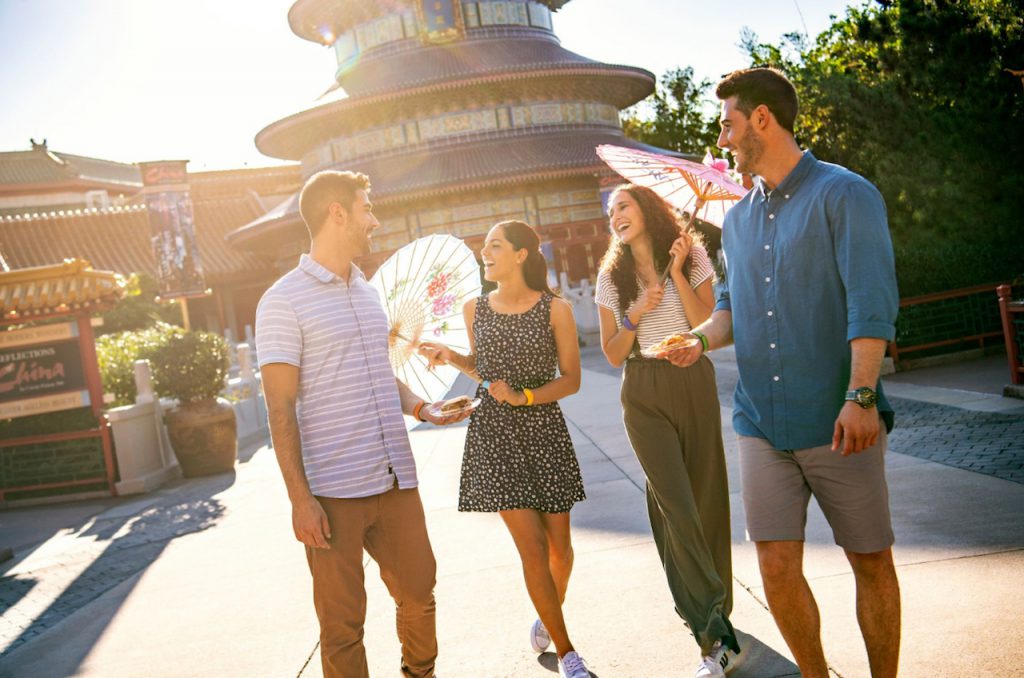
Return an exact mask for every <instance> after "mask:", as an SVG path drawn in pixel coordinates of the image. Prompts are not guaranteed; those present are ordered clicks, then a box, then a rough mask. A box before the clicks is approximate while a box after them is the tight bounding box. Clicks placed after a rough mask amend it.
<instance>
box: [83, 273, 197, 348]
mask: <svg viewBox="0 0 1024 678" xmlns="http://www.w3.org/2000/svg"><path fill="white" fill-rule="evenodd" d="M159 292H160V285H159V283H157V281H156V280H155V279H154V278H153V277H152V276H150V275H148V274H146V273H133V274H132V275H131V276H130V277H129V278H128V282H127V284H126V285H125V294H124V297H122V298H121V300H120V301H118V302H117V305H116V306H114V308H112V309H110V310H109V311H107V312H106V313H103V314H102V318H103V325H102V326H101V327H100V329H99V331H98V332H97V333H98V334H101V335H103V334H115V333H117V332H126V331H129V330H142V329H146V328H148V327H152V326H153V325H155V324H157V323H169V324H171V325H181V324H182V317H181V307H179V306H178V305H177V304H176V303H173V302H161V301H158V300H157V296H158V294H159Z"/></svg>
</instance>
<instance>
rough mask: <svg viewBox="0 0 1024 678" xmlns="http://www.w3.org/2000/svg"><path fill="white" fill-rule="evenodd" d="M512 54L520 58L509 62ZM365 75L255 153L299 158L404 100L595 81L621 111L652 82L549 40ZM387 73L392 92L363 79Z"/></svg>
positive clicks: (456, 49)
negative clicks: (353, 88) (352, 90)
mask: <svg viewBox="0 0 1024 678" xmlns="http://www.w3.org/2000/svg"><path fill="white" fill-rule="evenodd" d="M533 47H536V48H537V49H533ZM426 53H429V54H426ZM513 54H515V55H517V56H515V57H514V59H515V60H514V61H508V60H509V59H512V58H513V56H512V55H513ZM428 56H429V57H430V58H429V59H428V58H427V57H428ZM417 57H422V58H417ZM563 57H565V58H563ZM360 69H372V70H365V71H362V70H361V72H360V75H359V76H358V77H359V81H358V83H357V84H358V85H359V86H362V87H365V88H366V89H365V90H364V91H362V93H360V94H359V95H358V96H349V97H346V98H341V99H338V100H336V101H332V102H329V103H325V104H321V105H319V106H315V107H313V108H309V109H306V110H304V111H300V112H298V113H294V114H292V115H290V116H288V117H286V118H282V119H281V120H278V121H276V122H273V123H271V124H270V125H268V126H267V127H265V128H263V129H262V130H261V131H260V132H259V133H258V134H257V135H256V146H257V148H259V150H260V151H262V152H263V153H265V154H267V155H270V156H273V157H278V158H287V159H295V160H297V159H299V158H301V157H302V156H303V154H305V153H306V152H308V151H309V150H310V149H311V148H314V147H316V146H317V145H319V144H321V143H323V142H325V141H327V140H328V139H331V138H334V137H337V136H341V135H343V134H346V133H351V131H352V129H351V127H352V125H351V124H350V123H349V122H348V121H349V120H350V119H352V118H356V117H364V115H363V114H364V113H371V114H374V115H377V114H379V112H380V110H381V109H382V108H383V107H385V106H398V105H400V103H401V102H402V101H411V100H414V99H415V100H418V99H420V98H423V97H430V96H438V95H441V94H445V95H448V96H452V95H454V94H456V92H466V93H475V92H478V91H479V89H480V88H481V87H487V88H488V89H495V88H500V87H504V89H505V90H506V92H505V93H506V94H508V95H513V93H514V95H515V96H516V98H522V97H523V96H524V95H525V94H527V93H530V92H535V91H536V90H538V89H539V88H540V87H539V85H540V83H541V82H548V83H558V88H561V89H570V90H571V89H573V88H576V89H580V88H582V87H583V86H584V85H585V84H586V83H590V84H591V85H593V86H592V87H591V88H590V89H592V90H593V93H592V96H595V97H599V99H598V100H600V101H607V102H608V103H610V104H612V105H614V106H616V107H617V108H619V109H622V108H626V107H627V106H631V105H633V104H635V103H636V102H638V101H640V100H642V99H644V98H645V97H646V96H647V95H649V94H650V93H651V92H653V91H654V84H655V78H654V74H652V73H651V72H650V71H647V70H644V69H642V68H636V67H633V66H620V65H613V64H604V63H601V62H597V61H592V60H590V59H586V58H584V57H581V56H579V55H577V54H574V53H573V52H570V51H568V50H566V49H563V48H562V47H561V45H559V44H557V43H554V42H551V41H549V40H531V41H526V40H514V41H501V40H488V41H472V42H468V43H459V44H458V45H457V46H452V47H449V48H444V47H437V48H429V49H427V50H417V51H411V52H402V53H397V54H394V55H392V56H391V57H389V58H386V59H384V58H382V59H376V60H373V61H369V62H367V63H365V64H363V65H361V66H360ZM384 70H389V71H393V72H394V73H395V74H396V75H395V76H394V78H392V81H391V85H392V88H391V89H388V88H386V87H384V86H380V87H375V86H374V85H373V84H372V83H373V78H371V77H368V76H367V77H364V75H363V72H365V73H368V74H372V73H383V71H384ZM353 77H354V76H353ZM396 83H397V84H396ZM346 91H347V90H346Z"/></svg>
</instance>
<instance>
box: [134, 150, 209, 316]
mask: <svg viewBox="0 0 1024 678" xmlns="http://www.w3.org/2000/svg"><path fill="white" fill-rule="evenodd" d="M139 167H140V170H141V172H142V183H143V188H142V192H143V193H144V194H145V198H146V208H147V211H148V213H149V234H150V241H151V242H152V245H153V256H154V257H155V258H156V270H157V279H158V280H159V281H160V296H161V297H163V298H165V299H174V298H177V297H192V296H201V295H203V294H204V293H205V291H206V282H205V281H204V279H203V266H202V263H201V261H200V256H199V244H198V242H197V241H196V230H195V220H194V218H193V216H192V198H191V197H190V196H189V190H188V183H187V181H188V174H187V173H186V171H185V161H184V160H169V161H161V162H143V163H139Z"/></svg>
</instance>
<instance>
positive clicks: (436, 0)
mask: <svg viewBox="0 0 1024 678" xmlns="http://www.w3.org/2000/svg"><path fill="white" fill-rule="evenodd" d="M419 10H420V11H419V15H420V17H419V18H420V26H422V27H423V38H424V40H425V41H426V42H432V43H442V42H450V41H452V40H455V39H456V38H460V37H462V36H463V35H464V34H465V32H466V29H465V26H464V24H463V23H462V3H461V2H459V1H458V0H420V2H419Z"/></svg>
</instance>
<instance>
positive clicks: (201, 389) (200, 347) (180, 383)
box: [144, 332, 231, 405]
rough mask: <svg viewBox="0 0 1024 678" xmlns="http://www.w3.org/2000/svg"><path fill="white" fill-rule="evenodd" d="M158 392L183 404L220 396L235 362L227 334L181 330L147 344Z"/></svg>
mask: <svg viewBox="0 0 1024 678" xmlns="http://www.w3.org/2000/svg"><path fill="white" fill-rule="evenodd" d="M144 357H146V358H147V359H148V360H149V363H150V366H151V367H152V370H153V381H154V384H155V387H156V391H157V393H159V394H160V395H161V396H166V397H169V398H175V399H177V401H178V402H179V403H181V404H182V405H184V404H187V403H191V402H195V401H198V400H206V399H210V398H216V397H217V394H219V393H220V392H221V390H222V389H223V388H224V381H225V379H226V378H227V375H228V369H229V368H230V366H231V363H230V360H229V359H228V346H227V343H226V342H225V341H224V339H223V337H221V336H220V335H219V334H214V333H212V332H177V333H171V334H168V335H166V336H165V338H164V340H163V341H162V342H160V343H159V344H157V345H154V346H152V347H149V348H147V350H146V351H145V356H144Z"/></svg>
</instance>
